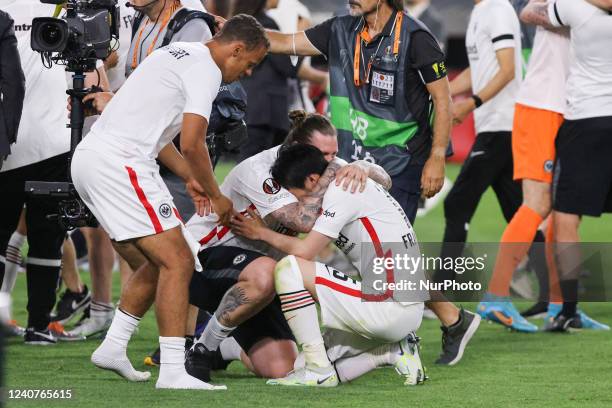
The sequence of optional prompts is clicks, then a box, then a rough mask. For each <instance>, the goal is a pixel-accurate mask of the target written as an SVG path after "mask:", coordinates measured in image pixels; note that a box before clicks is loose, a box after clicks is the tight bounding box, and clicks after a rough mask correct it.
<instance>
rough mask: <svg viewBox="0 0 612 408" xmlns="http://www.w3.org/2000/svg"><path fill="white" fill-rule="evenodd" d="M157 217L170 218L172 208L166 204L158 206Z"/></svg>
mask: <svg viewBox="0 0 612 408" xmlns="http://www.w3.org/2000/svg"><path fill="white" fill-rule="evenodd" d="M159 215H161V216H162V217H164V218H170V216H171V215H172V208H170V206H169V205H168V204H166V203H164V204H162V205H160V206H159Z"/></svg>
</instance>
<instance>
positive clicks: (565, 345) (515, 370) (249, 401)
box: [7, 164, 612, 408]
mask: <svg viewBox="0 0 612 408" xmlns="http://www.w3.org/2000/svg"><path fill="white" fill-rule="evenodd" d="M228 169H229V167H228V166H225V165H223V164H222V165H221V166H220V167H219V168H218V173H219V174H226V173H227V171H228ZM449 174H450V175H451V177H452V178H454V176H455V175H456V174H457V167H454V166H452V167H450V168H449ZM610 220H611V218H610V217H603V218H601V219H598V220H595V219H586V220H585V221H584V223H583V227H582V229H581V235H582V238H583V240H585V241H594V242H605V241H610V237H612V223H611V222H610ZM504 225H505V222H504V221H503V218H502V216H501V212H500V210H499V207H498V205H497V203H496V201H495V197H494V195H493V194H492V193H491V192H488V193H487V194H486V195H485V197H484V198H483V201H482V203H481V205H480V207H479V209H478V212H477V213H476V216H475V218H474V221H473V223H472V225H471V228H470V235H469V239H470V240H471V241H473V242H495V241H497V240H499V237H500V236H501V232H502V230H503V227H504ZM443 228H444V222H443V211H442V208H441V207H438V208H436V209H434V210H433V211H432V212H430V213H429V214H428V215H427V216H426V217H425V218H421V219H418V220H417V223H416V230H417V234H418V237H419V239H420V240H421V241H423V242H426V241H429V242H435V241H439V240H440V238H441V236H442V231H443ZM83 277H84V279H85V280H86V281H88V280H89V276H88V275H87V274H84V276H83ZM118 290H119V287H118V276H117V274H115V287H114V292H115V299H117V297H118ZM14 295H15V298H14V309H15V317H16V318H17V320H19V321H20V322H23V321H25V312H24V309H25V303H26V290H25V279H24V277H23V276H20V277H19V279H18V281H17V287H16V290H15V293H14ZM517 305H518V306H519V308H521V307H524V306H526V305H527V304H525V303H518V304H517ZM465 306H466V307H468V308H473V307H474V306H475V305H474V304H467V305H465ZM582 307H583V309H584V310H585V311H587V312H588V313H589V314H590V315H592V316H593V317H595V318H598V319H600V320H602V321H605V322H607V323H608V324H610V323H611V322H612V319H611V318H610V315H611V312H612V305H610V304H603V303H599V304H583V305H582ZM537 323H538V324H541V322H537ZM419 335H420V336H421V337H422V345H423V360H424V363H425V364H426V366H427V367H428V369H429V371H428V374H429V376H430V380H429V381H428V382H427V383H426V384H425V385H424V386H420V387H411V388H408V387H404V386H402V384H401V380H400V378H399V377H398V376H397V375H396V374H395V372H394V371H393V370H392V369H380V370H376V371H375V372H373V373H369V374H368V375H366V376H365V377H363V378H361V379H359V380H357V381H355V382H354V383H352V384H348V385H343V386H341V387H338V388H335V389H330V390H318V389H315V390H313V389H293V388H292V389H287V388H278V387H270V386H266V385H265V383H264V380H262V379H258V378H255V377H254V376H253V375H251V374H249V373H248V372H247V371H246V370H245V369H244V368H243V367H242V365H241V364H240V363H232V365H230V368H229V370H228V371H227V372H223V373H219V374H218V375H216V376H215V381H216V382H218V383H224V384H227V386H228V388H229V389H228V391H216V392H190V391H174V392H169V391H156V390H155V389H154V382H153V381H151V382H149V383H145V384H130V383H127V382H125V381H123V380H121V379H119V378H118V377H116V376H114V375H113V374H111V373H107V372H102V371H100V370H97V369H95V368H94V367H93V366H92V365H91V363H89V356H90V354H91V352H92V351H93V350H94V349H95V347H96V345H97V344H98V340H89V341H87V342H84V343H78V344H67V343H63V344H58V345H56V346H53V347H47V348H36V347H26V346H24V345H23V344H21V342H20V341H18V340H17V339H11V340H10V342H9V349H8V353H7V354H8V355H7V388H8V389H50V388H52V389H71V390H72V392H73V395H74V397H73V399H72V400H71V401H60V402H52V401H41V400H39V401H32V402H25V401H9V404H8V406H15V407H18V406H23V407H26V406H28V407H43V406H47V405H48V406H68V407H76V406H78V407H187V406H197V407H249V408H252V407H293V406H299V407H310V406H312V407H352V408H355V407H377V408H378V407H380V408H383V407H389V406H398V407H400V406H402V407H404V406H405V407H408V406H414V407H556V408H561V407H569V406H580V407H583V406H589V407H610V406H612V390H611V388H610V375H611V374H612V370H611V368H610V367H611V366H610V361H611V360H612V335H611V334H610V333H609V332H608V333H595V332H582V333H578V334H571V335H551V334H547V333H537V334H533V335H526V334H518V333H510V332H507V331H506V330H505V329H503V328H501V327H500V326H496V325H491V324H483V325H482V326H481V329H480V330H479V331H478V332H477V334H476V336H475V337H474V339H473V341H472V343H471V344H470V347H469V348H468V350H467V352H466V356H465V358H464V359H463V360H462V361H461V363H460V364H459V365H458V366H456V367H452V368H448V367H437V366H435V365H434V364H433V361H434V360H435V358H436V356H437V354H438V352H439V348H440V332H439V330H438V325H437V323H436V322H433V321H425V322H424V323H423V325H422V327H421V329H420V330H419ZM156 339H157V332H156V327H155V322H154V317H153V314H152V313H149V314H148V315H147V316H146V317H145V318H144V319H143V322H142V324H141V326H140V330H139V332H138V334H137V335H136V336H135V338H134V339H133V341H132V342H131V343H130V353H129V354H130V358H131V359H132V361H133V362H135V365H136V367H137V368H138V369H143V368H144V366H143V364H142V360H143V357H144V356H145V355H146V353H147V352H149V351H151V349H153V348H154V347H155V346H156ZM154 371H157V370H154ZM156 375H157V374H156V373H154V375H153V378H156Z"/></svg>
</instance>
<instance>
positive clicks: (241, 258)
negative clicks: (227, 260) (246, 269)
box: [232, 254, 246, 265]
mask: <svg viewBox="0 0 612 408" xmlns="http://www.w3.org/2000/svg"><path fill="white" fill-rule="evenodd" d="M245 259H246V255H245V254H240V255H237V256H236V257H235V258H234V261H233V262H232V263H233V264H234V265H238V264H240V263H243V262H244V260H245Z"/></svg>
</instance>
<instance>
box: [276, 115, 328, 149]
mask: <svg viewBox="0 0 612 408" xmlns="http://www.w3.org/2000/svg"><path fill="white" fill-rule="evenodd" d="M289 120H290V121H291V129H290V130H289V134H288V135H287V138H286V139H285V143H284V144H286V145H292V144H296V143H301V144H310V141H311V140H312V134H313V133H314V132H316V131H319V132H321V133H323V134H324V135H329V136H336V128H334V125H332V124H331V122H330V121H329V119H327V117H325V116H323V115H319V114H318V113H307V112H305V111H303V110H294V111H291V112H290V113H289Z"/></svg>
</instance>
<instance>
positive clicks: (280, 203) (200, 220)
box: [187, 146, 347, 259]
mask: <svg viewBox="0 0 612 408" xmlns="http://www.w3.org/2000/svg"><path fill="white" fill-rule="evenodd" d="M279 149H280V146H276V147H273V148H271V149H268V150H264V151H263V152H260V153H258V154H256V155H255V156H252V157H250V158H248V159H247V160H244V161H243V162H241V163H239V164H238V165H236V166H235V167H234V168H233V169H232V170H231V171H230V172H229V174H228V175H227V177H225V180H223V183H222V184H221V187H220V189H221V192H222V193H223V194H224V195H225V196H226V197H228V198H229V199H230V200H232V202H233V203H234V209H235V210H236V211H239V212H241V213H243V214H246V213H247V211H246V210H247V209H248V208H251V209H256V210H257V212H258V213H259V215H260V216H261V217H262V218H265V217H266V216H267V215H269V214H271V213H273V212H274V211H276V210H279V209H281V208H283V207H285V206H287V205H289V204H293V203H295V202H297V198H295V196H294V195H293V194H291V193H290V192H289V191H288V190H286V189H284V188H282V187H281V186H280V185H278V183H277V182H276V181H274V180H273V179H272V175H271V174H270V169H271V168H272V165H273V164H274V161H275V160H276V158H277V157H278V150H279ZM334 162H335V163H338V164H339V165H341V166H344V165H346V164H347V163H346V162H345V161H344V160H342V159H340V158H339V157H336V158H335V159H334ZM332 184H335V183H332ZM217 219H218V217H217V215H215V214H211V215H209V216H205V217H200V216H199V215H197V214H196V215H194V216H193V217H191V219H190V220H189V221H188V222H187V229H188V230H189V232H190V233H191V235H192V236H194V237H195V238H196V239H197V240H198V241H199V242H200V245H201V250H203V249H206V248H209V247H214V246H218V245H224V246H234V247H239V248H244V249H248V250H251V251H256V252H259V253H261V254H264V255H268V256H271V257H272V258H275V259H280V258H282V257H283V256H284V255H285V254H283V253H281V252H280V251H277V250H275V249H273V248H272V247H270V246H269V245H268V244H266V243H264V242H261V241H252V240H249V239H246V238H243V237H238V236H236V235H234V234H233V233H232V232H231V231H230V230H229V229H228V228H226V227H223V226H222V225H219V224H218V222H217ZM268 227H269V228H271V229H273V230H274V231H276V232H280V233H282V234H293V231H291V230H289V229H288V228H287V227H285V226H284V225H282V224H281V223H279V222H274V223H273V224H268Z"/></svg>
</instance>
